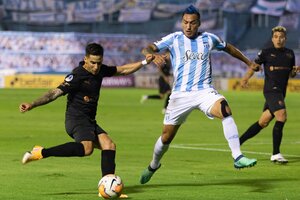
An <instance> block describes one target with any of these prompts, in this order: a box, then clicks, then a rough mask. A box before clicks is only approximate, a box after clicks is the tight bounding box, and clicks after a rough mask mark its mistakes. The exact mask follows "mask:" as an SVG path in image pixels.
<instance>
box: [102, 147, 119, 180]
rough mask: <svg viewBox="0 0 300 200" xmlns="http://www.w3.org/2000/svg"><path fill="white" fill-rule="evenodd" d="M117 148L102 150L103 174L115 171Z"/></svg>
mask: <svg viewBox="0 0 300 200" xmlns="http://www.w3.org/2000/svg"><path fill="white" fill-rule="evenodd" d="M115 157H116V151H115V150H102V152H101V170H102V176H105V175H107V174H114V173H115V168H116V164H115Z"/></svg>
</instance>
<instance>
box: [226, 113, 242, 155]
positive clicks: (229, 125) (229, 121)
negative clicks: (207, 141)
mask: <svg viewBox="0 0 300 200" xmlns="http://www.w3.org/2000/svg"><path fill="white" fill-rule="evenodd" d="M222 124H223V131H224V135H225V138H226V140H227V142H228V145H229V148H230V150H231V154H232V157H233V158H234V159H236V158H237V157H238V156H240V155H241V154H242V152H241V150H240V141H239V133H238V129H237V127H236V124H235V122H234V119H233V118H232V116H228V117H226V118H223V120H222Z"/></svg>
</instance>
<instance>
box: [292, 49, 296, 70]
mask: <svg viewBox="0 0 300 200" xmlns="http://www.w3.org/2000/svg"><path fill="white" fill-rule="evenodd" d="M291 54H292V66H296V58H295V53H294V51H293V50H291Z"/></svg>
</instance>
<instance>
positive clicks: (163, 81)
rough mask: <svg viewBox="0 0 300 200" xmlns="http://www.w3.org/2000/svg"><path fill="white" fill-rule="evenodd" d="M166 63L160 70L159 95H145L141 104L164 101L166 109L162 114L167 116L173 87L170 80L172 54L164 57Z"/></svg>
mask: <svg viewBox="0 0 300 200" xmlns="http://www.w3.org/2000/svg"><path fill="white" fill-rule="evenodd" d="M164 57H165V63H164V65H163V66H162V67H161V68H160V67H159V68H158V70H159V78H158V91H159V94H152V95H143V96H142V98H141V103H144V102H145V101H146V100H148V99H157V100H161V99H164V100H165V103H164V107H163V109H162V114H165V112H166V108H167V106H168V104H169V97H170V95H171V86H170V81H171V80H170V79H171V61H170V54H169V53H166V54H165V55H164Z"/></svg>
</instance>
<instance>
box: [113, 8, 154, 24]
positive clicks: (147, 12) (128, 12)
mask: <svg viewBox="0 0 300 200" xmlns="http://www.w3.org/2000/svg"><path fill="white" fill-rule="evenodd" d="M151 12H152V10H151V9H140V8H132V9H122V10H121V12H120V16H119V22H146V21H149V20H150V18H151Z"/></svg>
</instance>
